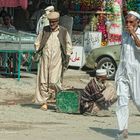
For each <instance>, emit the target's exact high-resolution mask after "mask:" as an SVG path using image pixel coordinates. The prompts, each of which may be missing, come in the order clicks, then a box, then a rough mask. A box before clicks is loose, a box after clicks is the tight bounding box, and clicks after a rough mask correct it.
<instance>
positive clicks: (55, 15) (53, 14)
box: [48, 11, 60, 20]
mask: <svg viewBox="0 0 140 140" xmlns="http://www.w3.org/2000/svg"><path fill="white" fill-rule="evenodd" d="M59 17H60V14H59V13H58V12H55V11H54V12H50V13H49V14H48V19H49V20H53V19H58V18H59Z"/></svg>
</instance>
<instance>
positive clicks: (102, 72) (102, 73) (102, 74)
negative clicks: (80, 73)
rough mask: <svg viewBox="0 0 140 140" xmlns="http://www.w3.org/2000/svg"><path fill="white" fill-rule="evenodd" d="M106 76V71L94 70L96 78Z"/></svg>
mask: <svg viewBox="0 0 140 140" xmlns="http://www.w3.org/2000/svg"><path fill="white" fill-rule="evenodd" d="M105 75H107V71H106V69H97V70H96V76H105Z"/></svg>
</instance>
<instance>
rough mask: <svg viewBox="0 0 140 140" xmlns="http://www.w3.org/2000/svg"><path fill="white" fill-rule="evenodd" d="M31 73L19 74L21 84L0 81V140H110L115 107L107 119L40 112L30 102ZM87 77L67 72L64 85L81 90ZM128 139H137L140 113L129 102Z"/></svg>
mask: <svg viewBox="0 0 140 140" xmlns="http://www.w3.org/2000/svg"><path fill="white" fill-rule="evenodd" d="M35 77H36V75H35V74H27V73H23V74H22V78H21V81H20V82H18V81H17V80H16V79H12V78H0V140H104V139H105V140H114V137H115V135H116V132H117V131H116V128H117V126H116V116H115V114H114V111H115V105H114V106H113V107H112V108H111V111H112V116H111V117H95V116H83V115H78V114H77V115H74V114H64V113H57V112H55V111H54V110H53V109H50V110H48V111H42V110H40V109H39V106H37V105H34V104H32V103H31V99H32V97H33V95H34V90H35ZM89 79H90V77H89V75H87V74H86V73H85V72H84V71H79V70H68V71H67V72H66V74H65V78H64V84H65V85H66V86H74V87H76V88H83V87H84V86H85V85H86V83H87V82H88V81H89ZM130 109H131V110H130V119H129V139H128V140H132V139H134V140H139V139H140V113H139V112H138V111H137V110H136V108H135V107H134V106H133V104H132V103H131V102H130Z"/></svg>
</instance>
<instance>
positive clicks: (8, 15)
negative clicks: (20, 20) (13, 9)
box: [2, 13, 11, 19]
mask: <svg viewBox="0 0 140 140" xmlns="http://www.w3.org/2000/svg"><path fill="white" fill-rule="evenodd" d="M5 17H9V18H10V19H11V15H10V14H8V13H7V14H5V15H4V16H3V17H2V18H3V19H5Z"/></svg>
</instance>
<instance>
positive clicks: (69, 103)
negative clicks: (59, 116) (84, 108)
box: [56, 90, 81, 113]
mask: <svg viewBox="0 0 140 140" xmlns="http://www.w3.org/2000/svg"><path fill="white" fill-rule="evenodd" d="M80 98H81V92H80V90H66V91H60V92H58V93H57V94H56V107H57V111H58V112H63V113H80Z"/></svg>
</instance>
